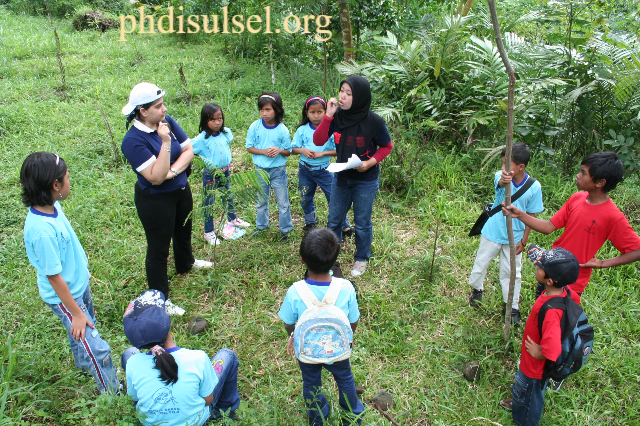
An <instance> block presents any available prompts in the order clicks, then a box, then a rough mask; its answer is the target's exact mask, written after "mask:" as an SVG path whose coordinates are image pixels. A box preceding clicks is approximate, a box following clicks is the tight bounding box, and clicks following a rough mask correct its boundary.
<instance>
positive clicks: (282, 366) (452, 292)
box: [0, 8, 640, 426]
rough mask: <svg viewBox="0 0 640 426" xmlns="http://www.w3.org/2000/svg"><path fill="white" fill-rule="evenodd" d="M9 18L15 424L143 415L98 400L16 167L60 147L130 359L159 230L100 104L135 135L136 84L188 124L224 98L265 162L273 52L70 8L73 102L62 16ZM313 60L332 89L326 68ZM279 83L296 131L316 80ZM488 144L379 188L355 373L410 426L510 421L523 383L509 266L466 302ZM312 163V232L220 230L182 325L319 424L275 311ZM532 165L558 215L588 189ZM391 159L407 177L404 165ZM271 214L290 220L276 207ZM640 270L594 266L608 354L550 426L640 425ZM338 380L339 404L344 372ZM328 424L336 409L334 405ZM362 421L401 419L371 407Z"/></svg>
mask: <svg viewBox="0 0 640 426" xmlns="http://www.w3.org/2000/svg"><path fill="white" fill-rule="evenodd" d="M0 23H1V24H2V25H0V28H1V30H0V49H1V50H2V58H1V59H0V158H2V164H3V166H4V167H3V170H4V179H2V183H0V189H1V190H2V192H1V193H2V195H3V196H2V197H0V209H1V210H2V212H3V213H2V215H1V216H0V217H1V219H0V221H1V222H0V224H1V225H2V226H0V300H2V303H1V304H0V329H1V330H2V336H3V337H2V340H0V379H2V385H0V386H1V387H0V388H1V389H2V391H1V392H2V396H1V397H0V425H4V424H49V425H53V424H56V425H76V424H113V425H115V424H132V422H134V420H133V417H132V415H133V410H132V408H131V405H130V402H129V400H128V398H126V397H120V398H115V397H99V396H98V395H97V392H96V390H95V385H94V383H93V381H92V380H89V379H87V378H85V377H84V376H82V375H80V374H78V373H77V372H76V371H75V370H74V368H73V359H72V355H71V353H70V350H69V347H68V343H67V341H66V337H65V333H64V329H63V327H62V325H61V324H60V322H59V320H58V319H57V318H55V316H54V315H53V314H52V313H51V312H50V310H49V309H48V308H47V307H46V306H45V305H44V303H43V302H42V300H41V299H40V297H39V295H38V292H37V288H36V285H35V270H34V269H33V268H32V267H31V266H30V265H29V263H28V260H27V257H26V255H25V252H24V245H23V242H22V226H23V223H24V218H25V216H26V209H25V208H24V207H23V206H22V205H21V202H20V185H19V169H20V166H21V164H22V161H23V159H24V158H25V157H26V155H28V154H29V153H31V152H33V151H36V150H49V151H53V152H56V153H57V154H59V155H61V156H62V157H63V158H65V160H66V161H67V163H68V165H69V168H70V173H71V185H72V191H71V196H70V198H69V199H68V200H67V201H65V203H64V204H63V208H64V210H65V213H66V215H67V216H68V217H69V219H70V221H71V223H72V225H73V226H74V228H75V230H76V232H77V234H78V236H79V238H80V240H81V242H82V244H83V246H84V248H85V250H86V252H87V255H88V257H89V266H90V270H91V272H92V274H93V276H94V279H92V280H91V286H92V292H93V295H94V302H95V306H96V309H97V314H96V315H97V318H98V320H99V324H98V327H99V328H100V332H101V335H102V336H103V337H104V338H105V339H106V340H107V341H108V342H109V343H110V345H111V347H112V350H113V355H114V358H116V359H119V356H120V354H121V353H122V351H123V350H124V349H126V348H127V347H128V342H127V341H126V338H125V337H124V333H123V330H122V320H121V318H122V313H123V311H124V308H125V307H126V305H127V304H128V302H129V301H130V300H131V299H132V298H134V297H135V296H137V295H138V294H139V293H140V292H141V291H142V290H144V289H145V288H146V284H145V274H144V253H145V241H144V233H143V230H142V226H141V225H140V222H139V220H138V218H137V215H136V211H135V206H134V204H133V184H134V182H135V174H134V173H133V172H132V171H131V169H130V167H129V166H128V165H124V164H121V163H120V164H117V165H116V164H114V161H113V155H112V146H111V141H110V138H109V136H108V133H107V131H106V128H105V126H104V124H103V121H102V117H101V115H100V112H99V109H98V105H101V106H102V108H103V110H104V112H105V114H106V116H107V117H108V120H109V122H110V124H111V127H112V129H113V131H114V134H115V139H116V143H117V144H118V146H119V144H120V141H121V140H122V136H123V135H124V132H125V129H124V118H123V117H122V115H121V114H120V109H121V108H122V106H123V105H124V104H125V103H126V102H127V98H128V94H129V91H130V90H131V87H133V85H134V84H136V83H138V82H140V81H150V82H153V83H156V84H157V85H159V86H160V87H162V88H163V89H164V90H166V91H167V96H166V98H165V99H166V103H167V105H168V108H169V111H168V112H169V113H170V114H171V115H172V116H173V117H174V118H176V119H177V120H178V121H179V122H180V124H181V126H182V127H183V128H184V129H185V130H186V131H187V133H188V134H189V135H191V136H193V135H195V134H196V133H197V125H198V118H199V110H200V108H201V106H202V104H203V103H205V102H209V101H215V102H218V103H220V104H221V105H222V106H223V108H224V110H225V115H226V122H227V125H228V126H229V127H230V128H231V129H232V131H233V133H234V135H235V136H236V143H235V145H233V154H234V163H235V165H236V168H235V171H242V170H250V169H252V167H253V166H252V164H251V158H250V155H248V154H247V153H246V151H245V149H244V147H243V142H244V135H245V134H246V130H247V128H248V126H249V125H250V124H251V122H253V121H254V120H255V119H257V118H258V117H259V116H258V113H257V110H256V106H255V99H256V98H257V96H258V95H259V94H260V92H261V91H262V90H263V89H272V87H271V76H270V70H269V68H268V65H266V66H265V65H258V64H257V63H256V62H253V63H246V62H243V61H239V60H235V61H234V59H233V58H231V57H229V56H227V55H226V54H225V53H224V50H223V46H222V43H221V41H220V40H221V39H219V38H213V37H211V38H204V37H203V38H202V39H201V40H200V41H197V40H196V41H194V42H192V43H191V44H186V43H185V44H180V43H178V42H177V39H175V38H172V37H168V36H167V37H165V36H160V35H155V36H130V40H131V41H129V42H127V43H119V42H117V41H116V40H117V38H118V34H117V32H107V33H106V34H105V35H104V36H100V34H99V33H95V32H82V33H75V32H72V30H71V25H70V23H69V22H67V21H55V23H56V25H57V26H58V32H59V34H60V38H61V43H62V50H63V61H64V65H65V67H66V81H67V83H68V85H69V86H70V89H69V91H68V94H67V97H66V99H62V97H61V95H60V94H59V85H60V82H59V76H58V68H57V62H56V57H55V43H54V39H53V34H52V31H51V30H50V27H49V24H48V20H46V19H43V18H33V17H23V16H19V17H18V16H14V15H10V14H8V13H6V12H5V11H4V9H2V8H0ZM255 59H258V58H255ZM180 62H182V63H184V71H185V74H186V77H187V81H188V84H189V90H190V91H191V93H192V96H193V100H192V103H191V105H189V104H187V103H186V94H185V93H184V91H183V89H182V87H181V83H180V79H179V76H178V72H177V70H178V67H179V64H180ZM305 72H307V73H308V75H310V76H315V78H316V80H317V81H318V86H319V87H321V82H322V80H321V78H322V76H321V74H320V73H317V72H316V71H312V70H305ZM276 79H277V81H276V87H275V90H277V91H279V92H280V93H281V95H282V96H283V99H284V104H285V109H286V111H287V114H286V117H285V124H287V126H288V127H289V129H290V130H292V131H293V130H294V129H295V125H296V124H297V120H298V118H299V117H298V115H299V109H300V108H301V105H302V102H303V101H304V100H305V99H306V96H307V95H309V93H298V92H296V91H295V89H296V87H297V86H296V84H295V81H291V79H290V78H289V77H288V74H287V73H286V72H284V71H280V70H276ZM392 130H393V129H392ZM482 157H483V154H482V153H478V154H476V153H473V152H469V153H468V154H458V153H451V152H439V151H437V150H434V151H432V152H430V153H429V161H428V163H427V166H426V167H425V169H424V170H423V171H422V172H421V173H420V174H419V175H418V176H416V177H415V179H414V182H415V184H414V186H412V187H410V189H409V190H408V191H406V192H405V193H403V194H394V193H389V192H385V191H382V192H381V193H380V195H379V196H378V198H377V200H376V203H375V208H374V218H373V220H374V233H375V234H374V242H373V247H372V252H373V258H372V259H371V264H370V267H369V271H368V272H367V273H366V274H365V275H364V276H362V277H360V278H357V279H355V280H354V282H355V285H356V286H357V288H358V294H359V301H360V311H361V313H362V317H361V320H360V325H359V327H358V331H357V332H356V334H355V350H354V354H353V357H352V364H353V372H354V375H355V377H356V381H357V383H358V384H360V385H364V386H365V387H366V393H365V395H364V396H365V397H366V398H369V397H371V396H373V395H374V394H375V393H377V391H378V390H379V389H387V390H390V391H391V392H393V394H394V396H395V400H396V403H397V406H396V408H395V409H393V410H392V411H391V414H392V415H393V416H394V417H395V418H396V420H397V421H398V422H399V423H401V424H403V425H466V424H470V425H475V424H489V422H488V420H482V419H478V420H474V421H471V420H472V419H476V418H478V417H482V418H485V419H490V420H491V421H493V422H497V423H500V424H511V420H510V416H509V414H508V413H506V412H504V411H503V410H501V409H500V408H499V407H498V401H499V400H500V399H501V398H504V397H506V396H508V395H509V394H510V391H509V387H510V385H511V382H512V379H513V374H514V373H515V371H516V362H517V359H518V357H519V353H520V343H521V339H522V331H521V329H519V330H518V329H516V330H515V331H514V332H513V333H512V337H511V340H510V341H509V342H508V343H507V344H506V345H505V344H504V343H503V341H502V328H501V322H502V318H501V315H500V309H501V300H500V297H501V292H500V289H499V287H496V285H497V283H498V277H497V275H498V272H497V262H496V263H495V264H492V266H491V268H490V271H489V274H488V276H487V280H486V289H487V291H486V292H485V299H486V302H487V303H486V304H485V307H484V308H482V309H472V308H470V307H469V306H468V302H467V299H468V294H469V286H468V284H467V282H466V281H467V278H468V274H469V272H470V270H471V266H472V264H473V259H474V256H475V250H476V249H477V244H478V240H477V239H470V238H468V237H466V233H467V232H468V228H469V227H470V226H471V224H472V223H473V221H474V220H475V218H476V216H477V215H478V213H479V208H480V204H481V202H483V201H486V200H490V199H491V198H492V192H491V189H490V179H491V176H492V174H493V170H490V169H491V168H489V170H486V171H485V175H484V176H483V184H482V185H480V184H479V182H480V178H481V176H480V174H479V172H478V170H479V164H480V160H481V159H482ZM201 167H202V164H201V163H199V162H196V171H195V172H194V174H193V176H192V177H191V186H192V190H193V193H194V201H195V203H196V204H199V203H201V202H202V185H201V179H200V177H199V174H200V173H199V172H200V168H201ZM296 170H297V158H295V157H292V158H291V159H290V160H289V161H288V174H289V179H290V183H289V185H290V192H289V193H290V201H291V206H292V213H293V216H294V224H295V226H296V230H295V232H294V236H293V237H292V238H291V240H290V241H289V242H288V243H287V244H281V243H279V242H278V238H279V233H278V231H277V228H273V230H272V231H270V232H269V233H268V234H267V235H266V236H264V237H262V238H259V239H257V240H252V239H250V238H247V237H243V238H241V239H240V240H237V241H233V242H224V243H223V245H221V246H220V247H219V249H218V250H219V251H218V252H217V256H219V261H220V267H219V270H218V271H217V273H214V272H213V271H196V272H193V273H189V274H187V275H185V276H172V277H171V291H172V296H171V297H172V300H173V301H174V302H176V303H177V304H179V305H180V306H182V307H184V308H186V309H187V315H185V317H182V318H175V319H174V322H173V324H174V332H175V335H176V338H177V342H178V344H179V345H180V346H183V347H187V348H194V349H203V350H205V351H207V352H208V353H209V354H213V353H215V351H216V350H217V349H219V348H221V347H229V348H232V349H233V350H235V351H236V352H237V353H238V356H239V357H240V360H241V366H240V374H239V386H240V392H241V394H242V396H243V399H244V401H245V402H246V404H243V406H242V416H243V417H244V420H243V421H242V422H240V424H246V425H254V424H255V425H257V424H259V425H303V424H305V421H304V417H303V414H304V406H303V402H302V398H301V389H302V384H301V377H300V373H299V371H298V368H297V366H296V363H295V362H294V361H293V360H292V359H290V358H288V357H287V356H286V350H285V340H286V336H285V333H284V329H283V327H282V323H281V321H280V319H279V318H278V316H277V311H278V309H279V306H280V303H281V301H282V299H283V298H284V295H285V293H286V290H287V288H288V287H289V285H291V283H292V282H293V281H295V280H298V279H300V278H301V276H302V274H303V271H304V269H303V267H302V265H301V264H300V263H299V261H298V254H297V252H298V245H299V242H300V236H301V232H300V230H301V226H302V224H303V216H302V211H301V209H300V207H299V197H298V194H297V189H296V188H297V172H296ZM528 170H529V171H530V173H531V174H532V175H533V176H535V177H536V178H538V179H539V180H540V182H541V183H542V186H543V194H544V202H545V206H546V208H547V210H546V211H545V212H544V213H543V214H542V215H541V216H542V217H543V218H548V217H550V215H551V214H552V213H554V212H555V211H556V210H557V209H558V208H559V207H560V206H561V205H562V204H563V202H564V201H565V200H566V199H567V198H568V196H569V195H570V194H571V193H572V192H573V191H574V190H575V186H574V185H573V178H572V177H571V176H569V177H567V176H562V175H560V174H558V172H557V171H556V170H555V169H553V167H551V166H548V165H545V164H544V163H543V162H541V160H539V159H534V161H532V163H531V164H530V167H529V168H528ZM384 173H393V168H387V169H384V171H383V174H384ZM383 180H384V179H383ZM612 197H613V198H614V200H615V201H616V203H617V204H618V205H619V206H620V207H621V209H622V210H623V211H624V212H625V213H626V214H627V215H628V217H629V218H630V221H631V223H632V225H633V226H634V228H635V229H636V231H638V230H640V208H639V207H640V184H639V182H638V180H637V179H630V180H629V181H627V182H625V183H623V184H622V185H621V186H620V188H619V189H617V190H616V191H614V193H613V194H612ZM316 204H317V206H318V212H319V221H320V222H321V223H322V222H324V221H325V220H326V214H327V205H326V201H325V199H324V197H322V196H319V197H317V198H316ZM217 208H218V209H219V208H220V204H218V205H217ZM238 210H239V213H240V215H241V217H242V218H243V219H245V220H248V221H250V222H253V221H254V220H255V208H254V207H253V205H251V204H247V203H244V204H242V203H240V204H239V205H238ZM271 220H272V224H275V223H277V209H276V206H275V203H272V206H271ZM438 223H439V228H440V231H439V239H438V247H437V254H436V260H435V268H434V269H435V271H434V280H433V282H430V281H429V276H430V274H431V259H432V256H433V243H434V237H435V231H436V226H437V224H438ZM202 228H203V224H202V218H201V217H200V216H199V215H196V216H195V222H194V235H193V247H194V251H195V255H196V256H197V257H198V258H211V257H212V250H213V249H212V248H211V247H210V246H208V245H206V244H205V243H204V241H203V240H202V238H201V232H202ZM557 236H558V234H557V233H556V234H555V235H550V236H543V235H540V234H536V233H533V234H532V235H531V237H530V240H529V241H530V242H535V243H537V244H539V245H541V246H545V247H549V246H550V245H551V243H552V242H553V240H554V239H555V238H556V237H557ZM354 250H355V248H354V245H353V240H347V242H346V243H345V245H344V247H343V251H342V254H341V256H340V259H339V260H340V262H341V263H342V264H343V265H345V269H348V268H349V267H350V266H351V264H352V261H353V259H352V255H353V253H354ZM615 254H616V251H615V249H614V248H612V247H611V246H610V245H609V244H607V245H606V246H605V247H604V248H603V249H602V250H601V252H600V255H602V256H605V257H607V256H614V255H615ZM523 263H524V266H523V291H522V294H523V300H522V302H521V310H522V312H523V316H526V313H527V312H528V310H529V309H530V307H531V306H532V304H533V295H534V284H535V282H534V278H533V268H532V267H531V265H529V264H528V262H526V261H525V262H523ZM638 275H639V274H638V265H637V264H634V265H627V266H624V267H619V268H615V269H607V270H604V271H596V272H595V273H594V274H593V277H592V280H591V284H590V285H589V287H588V289H587V292H586V294H585V298H584V307H585V309H586V311H587V314H588V315H589V320H590V322H591V324H592V325H593V326H594V328H595V330H596V342H595V351H594V354H593V355H592V357H591V358H590V362H589V364H588V365H587V366H586V367H585V368H584V370H583V371H581V372H580V373H578V374H577V375H576V376H575V377H572V378H570V379H569V380H568V381H567V382H566V383H565V384H564V385H563V387H562V389H561V390H560V391H559V392H557V393H547V395H546V398H547V399H546V405H545V414H544V417H543V421H542V424H543V425H574V424H576V425H578V424H579V425H582V424H588V425H605V424H606V425H612V424H616V425H618V424H619V425H622V424H640V403H639V402H638V401H639V399H638V395H639V394H640V384H639V382H640V362H639V361H640V344H639V343H638V336H640V306H639V303H638V300H639V299H640V297H639V296H640V294H639V293H640V290H639V288H640V279H639V278H638ZM210 288H213V290H214V291H213V293H212V294H211V295H209V289H210ZM196 314H197V315H200V316H202V317H204V318H206V319H207V320H208V321H209V322H210V323H211V327H210V328H209V329H208V331H207V332H205V333H203V334H201V335H198V336H189V335H188V333H187V330H186V325H187V323H188V321H189V319H190V317H191V316H192V315H196ZM471 360H477V361H481V363H482V367H483V372H482V376H481V378H480V380H479V381H478V382H476V383H469V382H466V381H465V380H464V378H463V377H462V374H461V370H462V366H463V365H464V364H465V363H466V362H468V361H471ZM325 387H326V389H327V390H328V394H329V396H330V399H331V401H332V403H333V404H334V407H336V408H337V395H336V389H335V385H334V384H333V381H332V380H331V378H330V376H326V380H325ZM334 412H335V411H334ZM329 424H330V425H332V426H334V425H338V424H339V422H338V420H337V418H336V417H335V416H334V417H333V418H332V419H331V421H330V422H329ZM365 424H367V425H387V424H389V422H388V421H387V420H384V419H383V418H382V417H381V416H380V415H379V414H377V413H376V412H375V411H370V412H369V413H367V417H366V420H365Z"/></svg>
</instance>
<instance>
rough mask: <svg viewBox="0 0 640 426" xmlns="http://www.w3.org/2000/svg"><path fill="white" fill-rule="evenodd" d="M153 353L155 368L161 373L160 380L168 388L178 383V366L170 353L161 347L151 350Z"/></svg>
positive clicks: (157, 346)
mask: <svg viewBox="0 0 640 426" xmlns="http://www.w3.org/2000/svg"><path fill="white" fill-rule="evenodd" d="M151 353H152V354H153V358H154V360H155V366H154V367H153V368H155V369H156V370H158V371H159V372H160V380H162V381H163V382H164V383H165V384H166V385H167V386H168V385H172V384H174V383H175V382H177V381H178V364H177V363H176V360H175V358H173V355H171V354H170V353H169V352H167V351H165V350H164V348H163V347H162V346H160V345H156V346H154V347H152V348H151Z"/></svg>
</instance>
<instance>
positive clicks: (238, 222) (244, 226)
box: [229, 217, 251, 229]
mask: <svg viewBox="0 0 640 426" xmlns="http://www.w3.org/2000/svg"><path fill="white" fill-rule="evenodd" d="M229 223H230V224H232V225H233V226H235V227H236V228H242V229H247V228H249V227H250V226H251V224H250V223H249V222H245V221H244V220H242V219H240V218H239V217H236V218H235V219H233V220H232V221H230V222H229Z"/></svg>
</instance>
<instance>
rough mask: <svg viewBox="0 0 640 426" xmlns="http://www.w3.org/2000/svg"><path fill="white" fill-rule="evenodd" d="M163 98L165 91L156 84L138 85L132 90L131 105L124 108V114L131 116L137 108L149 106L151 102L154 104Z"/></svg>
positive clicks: (130, 95)
mask: <svg viewBox="0 0 640 426" xmlns="http://www.w3.org/2000/svg"><path fill="white" fill-rule="evenodd" d="M163 96H164V91H163V90H162V89H160V88H159V87H158V86H156V85H155V84H151V83H138V84H136V85H135V86H133V89H131V93H130V94H129V103H128V104H126V105H125V106H124V107H122V113H123V114H124V115H129V114H131V113H132V112H133V110H134V109H136V107H137V106H139V105H145V104H148V103H149V102H153V101H155V100H156V99H160V98H161V97H163Z"/></svg>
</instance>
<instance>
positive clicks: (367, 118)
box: [313, 75, 393, 277]
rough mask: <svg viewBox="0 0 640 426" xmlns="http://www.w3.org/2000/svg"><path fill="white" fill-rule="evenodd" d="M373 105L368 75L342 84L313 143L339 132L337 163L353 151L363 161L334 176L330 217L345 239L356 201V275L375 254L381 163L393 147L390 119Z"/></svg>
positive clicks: (330, 225)
mask: <svg viewBox="0 0 640 426" xmlns="http://www.w3.org/2000/svg"><path fill="white" fill-rule="evenodd" d="M338 105H339V107H338ZM370 106H371V88H370V86H369V82H368V81H367V80H366V79H365V78H364V77H360V76H358V75H353V76H351V77H349V78H347V79H345V80H343V81H342V82H341V83H340V95H339V101H338V99H336V98H331V99H329V103H328V105H327V113H326V115H325V117H324V119H323V120H322V122H321V123H320V125H319V126H318V128H317V129H316V131H315V133H314V134H313V143H315V144H316V145H318V146H322V145H324V144H325V142H327V140H328V139H329V137H330V136H331V135H333V137H334V141H335V143H336V151H337V154H338V159H337V162H339V163H346V162H347V161H348V160H349V158H350V157H351V156H352V155H353V154H356V155H357V156H358V157H359V158H360V160H362V166H360V167H358V168H355V169H350V170H345V171H342V172H339V173H338V174H337V177H336V178H335V179H334V181H333V185H332V189H331V202H330V204H329V218H328V220H327V227H328V228H329V229H331V230H332V231H333V232H335V234H336V235H337V236H338V238H340V239H342V227H341V225H342V223H344V219H345V217H346V215H347V211H348V210H349V208H350V207H351V205H353V213H354V220H355V232H356V236H355V240H356V254H355V256H354V257H355V264H354V266H353V269H352V270H351V276H353V277H357V276H358V275H362V274H363V273H364V272H365V270H366V269H367V262H368V261H369V257H371V251H370V249H371V241H372V240H373V224H372V222H371V212H372V210H373V200H374V199H375V197H376V194H377V193H378V186H379V179H378V176H379V173H380V166H379V165H378V163H379V162H380V161H382V160H383V159H384V158H385V157H386V156H387V155H389V153H390V152H391V149H392V147H393V143H392V142H391V136H390V135H389V131H388V130H387V126H386V125H385V123H384V120H383V119H382V118H381V117H380V116H379V115H377V114H375V113H373V112H371V111H370V110H369V107H370ZM334 194H335V195H334Z"/></svg>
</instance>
